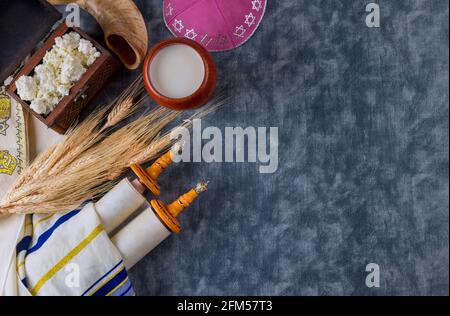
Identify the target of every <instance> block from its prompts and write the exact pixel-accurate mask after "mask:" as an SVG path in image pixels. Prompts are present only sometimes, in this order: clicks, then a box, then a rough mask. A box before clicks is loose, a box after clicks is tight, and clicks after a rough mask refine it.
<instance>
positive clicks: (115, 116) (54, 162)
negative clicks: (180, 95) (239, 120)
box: [0, 77, 223, 214]
mask: <svg viewBox="0 0 450 316" xmlns="http://www.w3.org/2000/svg"><path fill="white" fill-rule="evenodd" d="M142 92H143V85H142V78H141V77H138V78H137V79H136V80H135V81H134V82H133V83H132V84H131V85H130V86H129V87H128V88H127V89H126V90H125V91H124V92H123V93H122V95H120V96H119V97H118V98H117V99H116V100H115V101H114V102H113V103H111V104H110V105H108V106H106V107H104V108H101V109H100V110H97V111H96V112H94V113H93V114H92V115H90V117H89V118H87V119H86V120H84V121H83V122H82V123H80V124H79V125H78V126H76V127H74V128H72V129H71V130H69V131H68V133H67V136H66V138H65V139H64V140H62V141H61V142H60V143H58V144H56V145H55V146H53V147H51V148H49V149H48V150H47V151H46V152H44V153H42V154H41V155H40V156H39V157H37V158H36V159H35V161H34V162H33V163H32V164H31V165H30V166H29V167H28V168H26V169H25V170H24V171H23V173H22V174H21V176H20V177H19V178H18V179H17V181H16V182H15V184H14V185H13V186H12V188H11V189H10V191H9V192H8V193H7V194H6V195H5V196H4V197H3V199H2V200H1V201H0V214H1V213H23V214H26V213H55V212H66V211H70V210H72V209H74V208H76V207H77V206H78V205H80V204H81V203H82V202H83V201H85V200H87V199H89V198H92V197H97V196H99V195H102V194H104V193H106V192H107V191H108V190H109V189H110V188H111V187H112V186H113V185H114V180H116V179H117V178H118V177H120V176H121V175H122V174H123V173H124V172H125V171H126V170H127V168H128V166H129V164H130V163H131V162H139V163H143V162H146V161H149V160H151V159H154V158H155V157H157V155H159V154H160V153H161V152H162V151H163V150H165V149H167V148H168V147H170V146H171V145H172V144H173V142H174V140H172V139H171V137H170V132H166V133H164V134H161V131H162V130H163V128H164V127H166V126H167V125H168V124H169V123H171V122H173V121H174V120H175V119H176V118H177V117H178V116H179V115H180V112H177V111H172V110H169V109H167V108H163V107H155V109H153V110H151V111H150V112H149V113H147V114H145V115H143V116H141V117H140V118H138V119H136V120H134V121H132V122H129V123H126V124H125V125H124V126H122V127H120V128H118V127H116V126H117V124H118V123H120V122H122V121H123V120H124V119H125V118H127V117H128V116H129V115H130V114H132V113H133V112H134V111H135V110H136V109H138V108H139V107H140V106H142V105H143V104H145V103H146V101H147V100H148V99H147V98H146V97H143V98H142V97H141V95H142ZM212 103H213V104H211V105H209V106H207V107H205V108H203V109H201V110H199V111H197V112H195V113H194V115H193V116H192V117H191V119H189V120H184V121H183V122H182V123H181V124H180V125H178V126H177V127H175V129H176V128H179V127H180V126H184V127H189V126H190V125H191V121H192V119H193V118H200V117H203V116H205V115H206V114H208V113H210V112H211V111H214V110H216V109H217V108H218V107H219V106H221V105H222V104H223V100H222V101H217V102H214V101H213V102H212ZM108 112H109V114H107V113H108ZM105 117H106V119H105Z"/></svg>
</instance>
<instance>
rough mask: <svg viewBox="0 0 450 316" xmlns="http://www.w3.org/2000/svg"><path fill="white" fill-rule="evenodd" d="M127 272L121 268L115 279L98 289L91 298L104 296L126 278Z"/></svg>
mask: <svg viewBox="0 0 450 316" xmlns="http://www.w3.org/2000/svg"><path fill="white" fill-rule="evenodd" d="M127 276H128V275H127V271H126V270H125V268H123V269H122V270H121V271H120V272H119V273H117V275H116V276H115V277H113V278H112V279H111V280H109V281H108V282H107V283H106V284H105V285H103V286H102V287H101V288H99V289H98V290H97V291H96V292H95V293H94V294H92V296H106V294H108V293H109V292H111V291H112V290H113V289H114V288H115V287H116V286H118V285H119V284H120V283H122V282H123V280H125V279H126V278H127Z"/></svg>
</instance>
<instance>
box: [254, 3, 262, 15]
mask: <svg viewBox="0 0 450 316" xmlns="http://www.w3.org/2000/svg"><path fill="white" fill-rule="evenodd" d="M261 8H262V2H261V0H253V1H252V9H253V10H256V12H259V10H261Z"/></svg>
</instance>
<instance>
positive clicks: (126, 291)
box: [120, 282, 133, 296]
mask: <svg viewBox="0 0 450 316" xmlns="http://www.w3.org/2000/svg"><path fill="white" fill-rule="evenodd" d="M131 289H132V285H131V282H130V284H129V285H128V287H127V288H126V289H125V291H124V292H123V293H122V294H120V296H128V295H130V294H131V295H132V294H133V291H130V290H131Z"/></svg>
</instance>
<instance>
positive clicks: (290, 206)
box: [82, 0, 449, 295]
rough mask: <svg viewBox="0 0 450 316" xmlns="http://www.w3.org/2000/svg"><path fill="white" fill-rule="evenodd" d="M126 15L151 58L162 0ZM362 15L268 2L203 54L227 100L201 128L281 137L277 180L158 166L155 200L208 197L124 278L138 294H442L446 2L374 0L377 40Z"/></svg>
mask: <svg viewBox="0 0 450 316" xmlns="http://www.w3.org/2000/svg"><path fill="white" fill-rule="evenodd" d="M136 2H137V4H138V6H139V7H140V8H141V10H142V11H143V12H144V15H145V18H146V21H147V26H148V29H149V35H150V45H153V44H155V43H156V42H158V41H159V40H161V39H164V38H167V37H169V36H171V35H170V32H169V31H168V30H167V29H166V27H165V26H164V22H163V19H162V1H159V0H146V1H144V0H141V1H136ZM367 3H368V1H363V0H358V1H347V0H340V1H337V0H336V1H318V0H302V1H298V0H283V1H275V0H269V1H268V6H267V12H266V16H265V18H264V20H263V21H262V24H261V26H260V29H259V30H258V31H257V32H256V33H255V35H254V37H253V38H251V40H250V41H249V42H248V43H246V44H245V45H244V46H242V47H240V48H238V49H236V50H234V51H230V52H224V53H215V54H214V58H215V60H216V62H217V65H218V68H219V73H220V75H219V87H220V89H223V90H225V91H226V93H227V94H228V95H229V96H230V97H231V100H230V102H229V105H228V106H227V107H226V108H224V109H223V110H221V111H220V112H219V113H217V114H215V115H214V116H210V117H208V118H207V119H205V120H204V122H203V124H204V125H205V126H206V125H213V126H217V127H219V128H221V129H222V130H223V129H224V127H225V126H243V127H245V126H278V127H279V137H280V148H279V157H280V167H279V169H278V171H277V172H276V173H275V174H271V175H261V174H259V173H258V167H257V165H256V164H247V163H234V164H233V163H229V164H206V163H195V164H181V165H177V166H175V167H172V168H170V169H169V170H168V172H167V173H166V174H165V175H164V176H163V177H162V178H161V187H162V188H163V194H162V198H163V199H164V200H166V201H167V200H170V199H172V198H174V197H175V196H176V195H177V194H178V193H180V192H181V191H183V190H184V189H187V188H189V186H190V185H192V184H194V183H195V182H196V181H197V180H198V179H200V178H206V179H209V180H211V185H210V190H209V191H208V193H207V194H205V195H203V196H201V197H200V199H199V201H198V202H196V203H195V204H194V205H193V206H192V207H191V208H190V209H189V210H188V211H186V213H185V214H184V215H182V217H181V221H182V224H183V231H182V233H181V234H180V235H177V236H172V237H171V238H169V239H168V240H166V241H165V242H164V243H163V244H161V245H160V246H159V248H157V249H156V250H154V251H153V252H152V253H151V254H150V255H149V256H147V257H146V258H145V259H144V260H143V261H142V262H140V263H139V264H138V265H137V266H136V267H135V268H134V269H133V270H132V271H131V277H132V281H133V282H134V285H135V288H136V292H137V294H138V295H237V294H245V295H351V294H359V295H384V294H394V295H406V294H448V281H449V279H448V264H449V260H448V255H449V253H448V250H449V249H448V245H449V244H448V224H449V222H448V214H449V213H448V207H449V204H448V197H449V196H448V194H449V191H448V172H449V164H448V163H449V161H448V150H449V147H448V144H449V143H448V140H449V139H448V127H449V126H448V115H449V112H448V109H449V108H448V101H449V99H448V66H449V65H448V58H449V50H448V44H447V41H448V1H446V0H436V1H425V0H423V1H419V0H409V1H406V0H400V1H380V2H379V3H380V9H381V27H380V28H378V29H377V28H368V27H367V26H366V24H365V17H366V12H365V6H366V4H367ZM82 21H83V24H82V27H83V28H84V29H86V30H87V31H88V32H90V33H91V34H94V36H96V37H97V38H101V31H100V29H99V28H98V26H97V25H96V24H95V22H93V20H92V19H91V18H90V17H88V16H87V15H86V14H83V20H82ZM134 76H136V73H130V72H127V71H125V70H123V71H122V72H121V73H120V74H119V75H118V76H116V77H115V79H114V81H113V82H112V83H111V84H110V86H109V87H108V88H107V89H105V90H104V91H103V92H102V93H101V94H100V96H99V97H98V98H97V99H96V100H95V102H94V103H93V104H92V106H91V107H93V106H95V104H98V103H104V100H105V99H111V98H112V97H113V96H114V95H116V94H117V93H118V92H119V91H120V90H122V89H123V88H124V87H125V86H126V85H127V84H128V83H129V82H130V81H131V79H132V78H133V77H134ZM369 262H374V263H377V264H379V266H380V270H381V271H380V275H381V284H380V288H378V289H373V288H372V289H370V288H367V287H366V285H365V277H366V275H367V274H366V272H365V267H366V265H367V264H368V263H369Z"/></svg>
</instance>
